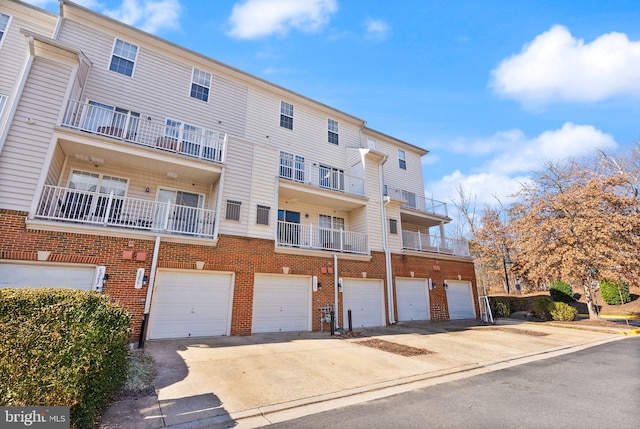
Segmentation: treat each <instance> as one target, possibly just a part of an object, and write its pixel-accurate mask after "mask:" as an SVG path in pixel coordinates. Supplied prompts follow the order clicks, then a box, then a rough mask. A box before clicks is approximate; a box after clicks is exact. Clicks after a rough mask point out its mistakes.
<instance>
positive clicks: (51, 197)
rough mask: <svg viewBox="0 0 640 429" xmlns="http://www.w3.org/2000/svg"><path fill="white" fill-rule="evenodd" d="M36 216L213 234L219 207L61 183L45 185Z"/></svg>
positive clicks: (170, 231) (118, 226)
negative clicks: (108, 191) (105, 192)
mask: <svg viewBox="0 0 640 429" xmlns="http://www.w3.org/2000/svg"><path fill="white" fill-rule="evenodd" d="M35 217H36V218H38V219H44V220H54V221H63V222H73V223H78V224H90V225H102V226H105V227H112V228H127V229H135V230H142V231H152V232H154V233H162V234H170V235H187V236H193V237H205V238H210V237H213V234H214V225H215V218H216V216H215V211H213V210H205V209H201V208H196V207H188V206H181V205H176V204H172V203H170V202H166V203H162V202H158V201H150V200H141V199H136V198H127V197H118V196H114V195H113V193H111V194H102V193H96V192H90V191H80V190H77V189H70V188H63V187H58V186H45V187H44V189H43V191H42V195H41V197H40V201H39V203H38V207H37V210H36V213H35Z"/></svg>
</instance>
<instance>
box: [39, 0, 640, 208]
mask: <svg viewBox="0 0 640 429" xmlns="http://www.w3.org/2000/svg"><path fill="white" fill-rule="evenodd" d="M28 3H31V4H34V5H36V6H40V7H44V8H46V9H48V10H50V11H52V12H56V13H57V12H58V7H57V1H47V0H30V1H28ZM77 3H79V4H82V5H84V6H86V7H88V8H90V9H93V10H95V11H98V12H100V13H103V14H105V15H108V16H111V17H113V18H116V19H118V20H121V21H123V22H126V23H127V24H130V25H132V26H134V27H137V28H140V29H142V30H145V31H148V32H150V33H153V34H155V35H157V36H160V37H162V38H164V39H167V40H170V41H171V42H174V43H177V44H178V45H181V46H184V47H186V48H188V49H191V50H194V51H197V52H199V53H202V54H204V55H207V56H209V57H211V58H214V59H216V60H218V61H221V62H223V63H226V64H228V65H230V66H232V67H235V68H239V69H241V70H244V71H246V72H248V73H250V74H253V75H255V76H258V77H261V78H263V79H266V80H268V81H270V82H273V83H275V84H278V85H281V86H284V87H286V88H288V89H290V90H292V91H295V92H297V93H299V94H302V95H304V96H307V97H310V98H312V99H315V100H317V101H319V102H321V103H324V104H328V105H330V106H332V107H335V108H337V109H339V110H341V111H344V112H346V113H349V114H351V115H353V116H356V117H358V118H362V119H364V120H366V121H367V126H368V127H370V128H372V129H375V130H377V131H380V132H383V133H385V134H388V135H391V136H394V137H396V138H398V139H400V140H403V141H406V142H409V143H411V144H413V145H416V146H420V147H422V148H424V149H427V150H428V151H429V154H428V155H426V156H425V157H423V175H424V180H425V195H427V196H428V197H433V198H436V199H438V200H441V201H446V202H448V204H449V207H450V210H451V206H452V204H451V201H452V199H455V198H456V196H457V192H456V189H457V188H458V186H461V187H462V189H463V190H464V191H465V193H467V194H468V195H471V196H473V197H475V198H476V201H477V204H478V206H479V207H482V206H484V205H489V206H494V205H495V204H496V202H497V201H498V200H500V201H501V202H503V203H505V204H508V202H509V201H510V198H511V197H510V195H513V194H514V193H515V192H516V191H517V190H518V189H519V187H520V186H521V184H522V183H524V182H525V181H526V180H527V178H528V177H530V176H531V174H532V172H533V171H536V170H538V169H540V168H541V166H542V164H543V162H545V161H548V160H552V161H558V160H562V159H566V158H567V157H571V156H574V157H579V156H581V155H584V154H592V153H594V152H595V151H596V150H599V149H602V150H605V151H607V152H613V151H616V150H618V149H621V148H624V147H625V146H630V145H633V144H635V143H636V142H638V141H639V138H640V130H639V120H640V103H639V101H640V25H638V23H640V2H639V1H637V0H606V1H604V0H562V1H558V0H552V1H547V0H536V1H533V0H531V1H530V0H518V1H510V0H500V1H499V0H455V1H453V0H422V1H419V0H393V1H374V0H215V1H211V0H78V1H77Z"/></svg>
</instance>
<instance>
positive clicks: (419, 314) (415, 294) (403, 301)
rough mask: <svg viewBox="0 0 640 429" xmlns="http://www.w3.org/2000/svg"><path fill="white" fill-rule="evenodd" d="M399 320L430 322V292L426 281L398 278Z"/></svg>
mask: <svg viewBox="0 0 640 429" xmlns="http://www.w3.org/2000/svg"><path fill="white" fill-rule="evenodd" d="M396 300H397V304H398V320H399V321H401V322H405V321H409V320H429V291H428V285H427V280H426V279H399V278H396Z"/></svg>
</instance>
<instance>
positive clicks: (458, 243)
mask: <svg viewBox="0 0 640 429" xmlns="http://www.w3.org/2000/svg"><path fill="white" fill-rule="evenodd" d="M402 248H403V249H407V250H416V251H418V252H432V253H440V254H444V255H453V256H462V257H465V258H468V257H470V256H471V254H470V253H469V243H468V242H467V241H466V240H456V239H453V238H446V237H440V236H437V235H431V234H425V233H424V232H414V231H402Z"/></svg>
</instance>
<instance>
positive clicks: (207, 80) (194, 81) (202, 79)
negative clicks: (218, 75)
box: [189, 67, 213, 103]
mask: <svg viewBox="0 0 640 429" xmlns="http://www.w3.org/2000/svg"><path fill="white" fill-rule="evenodd" d="M196 74H198V77H197V78H196ZM212 79H213V75H212V74H211V73H209V72H206V71H204V70H200V69H199V68H196V67H194V68H193V71H192V72H191V87H189V97H191V98H193V99H195V100H200V101H204V102H205V103H208V102H209V97H210V96H211V81H212ZM194 86H195V87H198V88H204V89H206V90H207V91H206V97H205V98H204V99H203V98H200V97H196V96H194V95H193V92H194V91H193V90H194ZM203 93H204V92H203Z"/></svg>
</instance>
